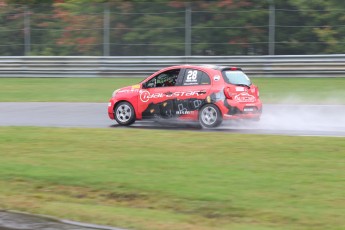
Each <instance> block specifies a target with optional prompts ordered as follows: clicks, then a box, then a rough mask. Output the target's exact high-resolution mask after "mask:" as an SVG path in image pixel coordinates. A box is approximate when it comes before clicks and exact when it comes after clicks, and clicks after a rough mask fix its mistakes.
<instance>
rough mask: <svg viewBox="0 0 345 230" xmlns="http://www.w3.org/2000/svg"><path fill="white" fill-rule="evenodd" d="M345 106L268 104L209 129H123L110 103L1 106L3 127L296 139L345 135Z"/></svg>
mask: <svg viewBox="0 0 345 230" xmlns="http://www.w3.org/2000/svg"><path fill="white" fill-rule="evenodd" d="M344 114H345V105H284V104H282V105H279V104H270V105H267V104H265V105H264V107H263V114H262V117H261V121H260V122H238V121H231V122H229V121H227V122H224V123H223V124H222V125H221V126H220V127H219V128H217V129H213V130H205V129H200V128H197V127H196V126H191V125H190V124H186V123H176V122H175V123H174V122H166V123H165V124H159V123H156V122H152V121H137V122H135V123H134V124H133V125H132V126H130V127H120V126H117V125H116V122H115V121H113V120H110V119H109V118H108V114H107V103H59V102H55V103H50V102H29V103H25V102H18V103H12V102H8V103H7V102H4V103H0V126H49V127H90V128H138V129H167V130H181V129H182V130H195V131H211V132H232V133H252V134H274V135H275V134H282V135H296V136H304V135H305V136H314V135H315V136H341V137H343V136H345V116H344Z"/></svg>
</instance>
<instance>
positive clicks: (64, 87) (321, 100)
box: [0, 78, 345, 104]
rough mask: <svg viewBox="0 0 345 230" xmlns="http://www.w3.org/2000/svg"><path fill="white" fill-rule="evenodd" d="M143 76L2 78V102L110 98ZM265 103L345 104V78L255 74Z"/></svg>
mask: <svg viewBox="0 0 345 230" xmlns="http://www.w3.org/2000/svg"><path fill="white" fill-rule="evenodd" d="M141 80H142V78H0V86H1V90H0V101H2V102H15V101H22V102H29V101H30V102H31V101H52V102H53V101H54V102H107V101H108V100H109V98H110V96H111V94H112V92H113V91H114V90H115V89H118V88H121V87H123V86H127V85H133V84H136V83H138V82H140V81H141ZM252 80H253V82H254V83H255V84H257V85H258V86H259V88H260V94H261V99H262V100H263V102H264V103H304V104H309V103H311V104H345V91H344V89H343V88H344V85H345V78H253V79H252Z"/></svg>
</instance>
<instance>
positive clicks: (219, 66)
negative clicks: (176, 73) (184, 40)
mask: <svg viewBox="0 0 345 230" xmlns="http://www.w3.org/2000/svg"><path fill="white" fill-rule="evenodd" d="M193 67H196V68H203V69H213V70H220V71H223V70H227V69H232V68H235V69H236V70H240V71H242V69H241V68H239V67H235V66H223V65H211V64H200V65H191V64H185V65H176V66H170V67H169V68H193Z"/></svg>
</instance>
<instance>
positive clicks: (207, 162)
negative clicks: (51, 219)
mask: <svg viewBox="0 0 345 230" xmlns="http://www.w3.org/2000/svg"><path fill="white" fill-rule="evenodd" d="M141 80H142V79H136V78H30V79H25V78H0V89H1V90H0V101H1V102H15V101H20V102H29V101H47V102H49V101H57V102H60V101H61V102H107V101H108V99H109V98H110V96H111V93H112V91H113V90H114V89H117V88H120V87H123V86H126V85H132V84H135V83H137V82H139V81H141ZM252 80H253V82H254V83H255V84H257V85H258V86H259V88H260V90H261V92H260V94H261V98H262V100H263V102H264V103H312V104H326V103H329V104H345V90H344V86H345V78H330V79H326V78H253V79H252ZM344 154H345V141H344V138H335V137H289V136H272V135H241V134H240V135H239V134H230V133H214V132H194V131H176V130H175V131H168V130H166V131H159V130H138V129H87V128H83V129H77V128H38V127H0V209H5V210H19V211H26V212H29V213H36V214H46V215H52V216H56V217H60V218H66V219H71V220H76V221H83V222H89V223H90V222H91V223H97V224H104V225H111V226H118V227H123V228H128V229H135V230H180V229H181V230H185V229H188V230H216V229H231V230H232V229H235V230H249V229H253V230H264V229H265V230H266V229H267V230H268V229H279V230H281V229H283V230H284V229H286V230H290V229H297V230H299V229H301V230H302V229H303V230H304V229H308V230H309V229H316V230H319V229H320V230H321V229H322V230H324V229H339V230H340V229H344V228H345V214H344V213H345V200H344V197H345V170H344V168H345V158H344Z"/></svg>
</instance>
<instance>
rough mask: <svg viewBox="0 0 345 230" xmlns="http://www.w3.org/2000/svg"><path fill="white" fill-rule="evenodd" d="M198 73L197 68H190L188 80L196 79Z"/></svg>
mask: <svg viewBox="0 0 345 230" xmlns="http://www.w3.org/2000/svg"><path fill="white" fill-rule="evenodd" d="M197 75H198V71H197V70H189V71H188V74H187V81H195V80H196V78H197Z"/></svg>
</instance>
